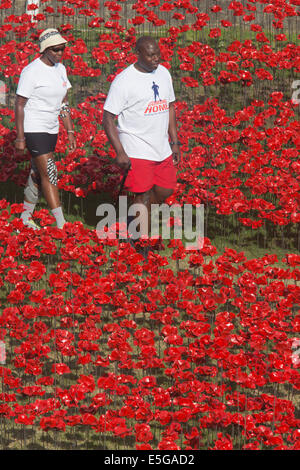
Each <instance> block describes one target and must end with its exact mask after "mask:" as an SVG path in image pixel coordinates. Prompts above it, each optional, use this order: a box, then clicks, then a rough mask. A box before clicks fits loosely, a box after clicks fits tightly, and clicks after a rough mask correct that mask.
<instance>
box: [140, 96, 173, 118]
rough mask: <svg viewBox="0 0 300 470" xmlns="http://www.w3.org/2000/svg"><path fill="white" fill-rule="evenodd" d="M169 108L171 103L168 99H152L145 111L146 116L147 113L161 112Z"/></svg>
mask: <svg viewBox="0 0 300 470" xmlns="http://www.w3.org/2000/svg"><path fill="white" fill-rule="evenodd" d="M168 109H169V104H168V102H167V100H160V101H150V103H148V104H147V107H146V109H145V111H144V116H146V115H148V116H149V115H150V114H151V115H153V114H160V113H165V112H166V111H168Z"/></svg>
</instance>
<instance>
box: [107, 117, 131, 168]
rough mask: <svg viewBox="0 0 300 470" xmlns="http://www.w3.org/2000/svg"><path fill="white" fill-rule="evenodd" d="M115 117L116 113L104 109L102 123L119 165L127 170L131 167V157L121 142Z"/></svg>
mask: <svg viewBox="0 0 300 470" xmlns="http://www.w3.org/2000/svg"><path fill="white" fill-rule="evenodd" d="M115 118H116V116H115V115H114V114H112V113H110V112H109V111H105V110H104V112H103V120H102V124H103V128H104V130H105V133H106V135H107V138H108V140H109V142H110V144H111V145H112V147H113V149H114V150H115V152H116V163H117V165H119V166H120V167H121V168H122V169H124V170H126V169H127V168H129V167H130V159H129V157H128V155H127V153H126V152H125V150H124V148H123V145H122V144H121V142H120V138H119V134H118V130H117V126H116V124H115Z"/></svg>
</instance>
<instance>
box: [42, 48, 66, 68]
mask: <svg viewBox="0 0 300 470" xmlns="http://www.w3.org/2000/svg"><path fill="white" fill-rule="evenodd" d="M64 50H65V44H58V45H57V46H51V47H48V48H47V49H46V50H45V52H44V55H45V56H46V57H47V58H48V60H50V62H51V63H52V64H58V62H60V61H61V59H62V56H63V53H64Z"/></svg>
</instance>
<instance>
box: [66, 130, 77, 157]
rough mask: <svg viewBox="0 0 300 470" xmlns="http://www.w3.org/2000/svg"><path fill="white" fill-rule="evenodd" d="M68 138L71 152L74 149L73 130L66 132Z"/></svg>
mask: <svg viewBox="0 0 300 470" xmlns="http://www.w3.org/2000/svg"><path fill="white" fill-rule="evenodd" d="M68 138H69V147H70V150H71V152H73V150H75V149H76V139H75V135H74V133H73V132H68Z"/></svg>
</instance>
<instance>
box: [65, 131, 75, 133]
mask: <svg viewBox="0 0 300 470" xmlns="http://www.w3.org/2000/svg"><path fill="white" fill-rule="evenodd" d="M67 132H68V134H75V131H67Z"/></svg>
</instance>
